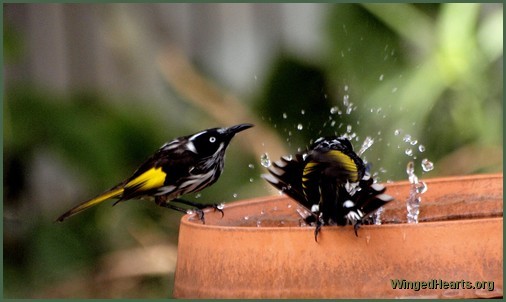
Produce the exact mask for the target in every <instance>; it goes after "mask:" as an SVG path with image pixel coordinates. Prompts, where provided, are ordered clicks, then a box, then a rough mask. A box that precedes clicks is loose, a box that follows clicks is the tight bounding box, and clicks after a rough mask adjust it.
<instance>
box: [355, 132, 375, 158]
mask: <svg viewBox="0 0 506 302" xmlns="http://www.w3.org/2000/svg"><path fill="white" fill-rule="evenodd" d="M373 144H374V139H373V138H372V137H370V136H368V137H366V138H365V140H364V142H363V143H362V147H360V150H358V152H357V155H358V156H362V154H364V152H365V151H366V150H367V149H369V148H370V147H371V146H372V145H373Z"/></svg>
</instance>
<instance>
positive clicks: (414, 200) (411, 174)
mask: <svg viewBox="0 0 506 302" xmlns="http://www.w3.org/2000/svg"><path fill="white" fill-rule="evenodd" d="M406 173H407V174H408V179H409V183H410V184H411V189H410V191H409V196H408V199H407V200H406V208H407V210H408V214H407V219H408V223H418V215H419V214H420V203H421V202H422V197H421V196H420V195H422V194H423V193H425V192H427V184H426V183H425V182H423V181H420V180H419V179H418V177H417V176H416V174H415V163H414V162H413V161H410V162H408V165H407V166H406Z"/></svg>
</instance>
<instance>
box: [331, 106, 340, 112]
mask: <svg viewBox="0 0 506 302" xmlns="http://www.w3.org/2000/svg"><path fill="white" fill-rule="evenodd" d="M337 111H339V108H337V106H334V107H332V108H330V114H336V113H337Z"/></svg>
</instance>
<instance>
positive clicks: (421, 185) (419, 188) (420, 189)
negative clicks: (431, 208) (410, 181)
mask: <svg viewBox="0 0 506 302" xmlns="http://www.w3.org/2000/svg"><path fill="white" fill-rule="evenodd" d="M425 192H427V184H426V183H425V182H424V181H420V182H418V183H417V184H416V193H418V194H423V193H425Z"/></svg>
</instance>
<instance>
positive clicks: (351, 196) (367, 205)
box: [262, 136, 393, 240]
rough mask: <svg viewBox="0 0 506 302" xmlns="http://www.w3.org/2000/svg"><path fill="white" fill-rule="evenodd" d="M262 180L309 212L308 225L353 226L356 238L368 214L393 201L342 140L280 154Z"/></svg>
mask: <svg viewBox="0 0 506 302" xmlns="http://www.w3.org/2000/svg"><path fill="white" fill-rule="evenodd" d="M269 172H270V174H263V175H262V177H263V178H264V179H265V180H267V181H268V182H269V183H270V184H272V185H273V186H275V187H276V188H278V189H280V190H281V191H282V192H284V193H285V194H287V195H288V196H290V197H291V198H293V199H294V200H295V201H297V202H299V203H300V204H302V205H303V206H304V207H306V208H307V209H309V210H310V211H311V212H312V214H313V215H310V216H308V217H307V218H306V222H308V223H315V225H316V229H315V240H317V238H318V233H319V231H320V228H321V226H322V225H341V226H344V225H347V224H352V225H353V226H354V230H355V234H356V235H357V236H358V234H357V230H358V228H359V226H360V225H361V224H362V223H364V222H365V220H366V219H367V217H368V215H370V214H371V213H373V212H374V211H376V210H377V209H378V208H380V207H381V206H383V205H385V204H386V203H388V202H390V201H392V200H393V198H392V197H391V196H389V195H387V194H384V192H385V190H386V189H385V187H384V186H382V185H380V184H377V183H374V180H373V178H372V177H371V175H370V173H369V171H368V167H367V166H366V165H365V164H364V162H363V160H362V159H361V158H360V157H359V156H358V155H357V154H356V153H355V152H354V151H353V146H352V145H351V142H350V141H349V140H348V139H346V138H344V137H337V136H331V137H321V138H319V139H317V140H316V141H315V142H314V143H313V144H312V145H311V146H310V147H309V148H308V149H307V150H306V151H304V152H299V153H297V154H295V156H288V157H287V156H284V157H282V158H281V160H280V161H277V162H274V163H273V165H272V166H271V167H269Z"/></svg>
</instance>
